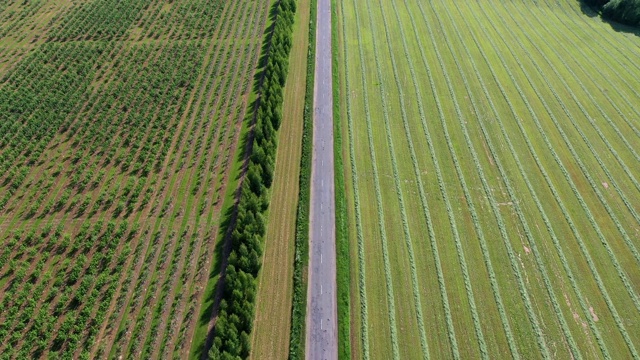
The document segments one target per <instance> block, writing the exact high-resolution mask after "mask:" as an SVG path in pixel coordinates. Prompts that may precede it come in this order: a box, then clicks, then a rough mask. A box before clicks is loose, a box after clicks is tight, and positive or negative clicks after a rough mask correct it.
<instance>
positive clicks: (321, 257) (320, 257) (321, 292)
mask: <svg viewBox="0 0 640 360" xmlns="http://www.w3.org/2000/svg"><path fill="white" fill-rule="evenodd" d="M320 264H322V254H320ZM320 286H322V285H320ZM320 293H322V291H321V292H320Z"/></svg>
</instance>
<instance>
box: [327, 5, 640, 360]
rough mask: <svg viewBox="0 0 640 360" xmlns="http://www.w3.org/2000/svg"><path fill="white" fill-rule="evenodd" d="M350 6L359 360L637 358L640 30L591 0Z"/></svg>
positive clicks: (348, 143)
mask: <svg viewBox="0 0 640 360" xmlns="http://www.w3.org/2000/svg"><path fill="white" fill-rule="evenodd" d="M334 4H335V11H336V14H337V16H336V21H337V22H336V24H335V26H336V28H337V36H336V37H335V38H334V41H336V42H337V45H336V48H337V49H338V56H337V60H336V63H335V68H336V69H337V70H338V71H339V79H340V83H339V86H336V87H338V88H339V92H340V94H341V96H340V99H341V103H340V119H341V120H340V127H341V130H342V139H344V141H343V144H344V146H343V148H342V153H341V155H342V157H343V158H344V161H345V169H346V174H345V177H346V178H345V180H346V181H345V183H346V190H347V191H346V194H347V195H346V198H347V204H348V209H349V241H350V249H351V250H350V251H351V256H350V259H351V260H350V261H351V266H350V269H351V283H350V285H349V286H350V293H351V297H350V299H351V301H350V324H351V327H350V334H347V335H346V336H350V338H351V339H352V341H351V357H352V358H354V359H357V358H358V359H359V358H364V359H370V358H375V359H399V358H403V359H408V358H416V359H417V358H422V359H427V358H431V359H446V358H454V359H505V358H514V359H537V358H543V359H551V358H553V359H570V358H574V359H592V358H609V359H629V358H639V357H640V172H638V169H639V166H638V163H639V161H640V156H639V154H640V150H639V149H640V120H639V119H640V80H639V79H640V65H639V64H638V61H637V59H638V58H639V56H640V38H639V37H638V36H636V35H635V34H633V33H629V32H624V31H616V30H614V29H613V28H612V27H611V26H610V25H609V24H607V23H604V22H602V21H601V20H600V19H599V18H597V17H595V16H594V14H593V13H592V12H589V11H588V10H584V9H582V8H581V4H580V3H579V2H578V1H574V0H560V1H549V0H537V1H524V0H500V1H487V0H477V1H456V2H454V1H447V0H425V1H413V0H389V1H382V0H364V1H355V0H346V1H336V2H335V3H334ZM583 11H584V12H583ZM341 336H345V335H344V334H343V335H341Z"/></svg>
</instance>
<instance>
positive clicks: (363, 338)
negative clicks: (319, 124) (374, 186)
mask: <svg viewBox="0 0 640 360" xmlns="http://www.w3.org/2000/svg"><path fill="white" fill-rule="evenodd" d="M344 3H345V2H344V1H340V12H341V13H342V15H343V16H344V14H345V9H344ZM341 23H342V53H343V54H344V74H345V76H344V81H345V90H346V91H345V93H346V94H347V101H346V108H347V109H346V110H347V125H348V135H349V141H348V142H349V162H350V163H351V179H352V186H353V197H354V207H355V218H356V224H355V225H356V237H357V244H358V289H359V298H360V321H361V328H360V342H361V345H362V358H363V359H365V360H368V359H369V358H370V355H369V323H368V318H369V311H368V307H367V283H366V276H365V261H366V257H365V252H364V236H363V234H362V211H361V209H360V192H359V190H358V171H357V170H358V169H357V166H356V155H355V145H354V144H355V136H354V125H353V115H352V112H351V101H349V99H350V95H349V94H351V86H350V83H349V66H348V64H349V52H348V46H347V35H346V34H347V29H346V25H345V21H344V20H342V21H341ZM360 57H362V50H360ZM363 82H364V77H363ZM366 101H368V100H366ZM365 104H366V103H365ZM365 109H368V107H366V108H365Z"/></svg>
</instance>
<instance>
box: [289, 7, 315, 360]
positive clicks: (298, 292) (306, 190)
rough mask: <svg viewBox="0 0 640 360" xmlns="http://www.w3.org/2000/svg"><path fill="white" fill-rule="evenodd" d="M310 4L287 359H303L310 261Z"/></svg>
mask: <svg viewBox="0 0 640 360" xmlns="http://www.w3.org/2000/svg"><path fill="white" fill-rule="evenodd" d="M309 6H310V15H309V51H308V52H307V86H306V90H305V99H304V115H303V129H302V155H301V157H300V180H299V184H300V190H299V191H300V193H299V198H298V210H297V215H296V239H295V257H294V265H293V266H294V268H293V302H292V306H291V340H290V341H291V342H290V344H289V359H304V350H305V349H304V346H305V325H306V321H305V320H306V312H307V276H306V274H307V266H308V263H309V205H310V204H309V203H310V199H311V150H312V145H313V89H314V81H315V80H314V76H315V68H316V63H315V54H316V12H317V11H316V10H317V1H316V0H311V3H310V5H309Z"/></svg>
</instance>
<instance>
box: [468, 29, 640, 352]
mask: <svg viewBox="0 0 640 360" xmlns="http://www.w3.org/2000/svg"><path fill="white" fill-rule="evenodd" d="M473 38H474V41H476V44H477V40H476V39H475V36H474V37H473ZM478 47H479V45H478ZM479 48H480V47H479ZM481 53H482V54H483V58H484V60H485V62H486V63H487V64H490V61H489V60H488V58H487V57H486V55H485V54H484V52H481ZM502 65H503V66H504V68H505V69H507V71H508V72H509V73H510V71H509V70H508V67H506V64H505V63H504V60H503V59H502ZM491 72H492V75H493V77H494V80H495V81H496V84H497V85H498V86H499V87H500V90H501V93H502V95H503V97H504V98H505V100H507V99H508V96H507V93H506V91H505V90H504V88H503V87H502V85H501V83H500V82H499V81H498V77H497V75H496V74H495V72H494V71H493V70H491ZM511 78H512V77H511ZM512 82H513V83H514V85H515V86H516V87H517V88H518V89H519V86H518V85H517V83H516V82H515V79H513V78H512ZM518 92H519V93H520V95H521V96H522V97H523V100H524V101H525V103H526V104H528V102H527V101H526V98H525V97H524V95H523V94H522V92H521V89H520V90H519V91H518ZM508 102H509V101H508ZM543 104H544V103H543ZM510 107H511V110H512V113H513V114H514V116H515V114H516V112H515V109H514V108H513V105H510ZM528 108H529V111H530V113H531V115H532V118H533V120H534V123H535V124H536V127H537V129H538V130H539V132H540V134H541V135H542V138H543V140H544V142H545V144H546V145H547V147H548V149H549V151H550V152H551V154H552V155H553V157H554V160H555V161H556V162H557V164H558V165H559V166H560V168H561V170H562V173H563V175H564V177H565V179H566V180H567V182H568V183H569V185H570V186H571V188H572V191H573V193H574V195H575V196H576V197H577V198H578V201H579V202H580V204H581V205H582V207H583V210H585V212H586V213H587V217H588V219H589V221H590V223H591V224H592V226H593V227H594V229H596V231H597V233H598V235H599V238H600V240H601V242H602V244H603V245H604V246H605V248H606V249H607V253H608V254H609V256H610V257H611V259H612V262H613V264H614V267H615V268H616V270H618V274H619V276H620V278H621V279H622V281H623V282H624V284H625V288H626V289H627V291H628V292H630V295H631V298H632V300H634V295H633V289H632V288H631V287H630V285H629V283H628V280H627V281H626V282H625V280H624V279H626V275H624V274H623V273H621V270H622V269H621V267H620V265H619V263H618V262H617V260H616V258H615V255H614V254H613V252H612V250H611V248H610V247H609V246H608V243H607V242H606V240H605V239H604V236H603V235H602V232H601V231H600V229H599V227H598V225H597V223H596V222H595V219H594V218H593V215H592V214H591V212H590V211H589V209H588V208H587V207H586V204H585V202H584V199H583V198H582V196H581V195H580V192H579V191H578V190H577V188H576V186H575V184H574V183H573V181H572V180H571V177H570V175H569V172H568V171H567V169H566V168H565V167H564V164H563V163H562V161H561V160H560V157H559V156H558V154H557V153H556V152H555V150H554V148H553V145H552V144H551V142H550V141H549V139H548V138H547V136H546V135H545V132H544V130H543V128H542V125H541V124H540V122H539V120H538V118H537V116H536V115H535V113H534V112H533V110H532V109H531V108H530V105H529V106H528ZM547 109H548V108H547ZM548 112H549V114H550V116H552V115H553V113H551V112H550V110H548ZM516 119H517V118H516ZM552 119H553V117H552ZM515 123H516V124H518V126H519V127H520V129H521V131H522V134H523V137H524V138H527V136H526V132H525V130H524V128H523V127H522V124H521V121H515ZM527 139H528V138H527ZM530 150H531V152H532V154H535V151H534V150H533V148H532V147H531V148H530ZM534 158H537V155H534ZM540 168H541V169H542V167H540ZM549 187H550V188H551V189H553V184H552V183H551V182H549ZM552 191H553V190H552ZM553 192H554V197H555V198H556V201H557V203H558V205H559V206H560V207H561V208H562V209H563V213H564V214H565V217H566V219H567V221H568V222H569V225H570V226H571V228H572V230H574V234H575V235H576V239H577V241H578V243H579V245H580V248H581V250H582V252H583V255H584V256H585V259H586V261H587V263H588V264H589V267H590V269H591V271H592V273H593V275H594V278H595V280H596V283H597V284H598V287H599V288H600V291H601V293H602V295H603V297H604V299H605V301H606V303H607V305H608V307H609V309H610V311H611V312H612V315H613V317H614V319H615V321H616V324H617V325H618V328H619V330H620V332H621V334H622V336H623V337H624V338H625V342H626V343H627V346H628V347H629V349H630V351H631V353H632V355H633V356H634V358H637V353H636V351H635V348H634V345H633V343H632V341H631V339H630V338H629V335H628V334H627V332H626V330H625V327H624V323H623V322H622V320H621V318H620V316H619V314H618V313H617V311H616V309H615V307H614V306H613V302H612V301H611V298H610V296H609V295H608V292H607V290H606V288H605V286H604V283H603V281H602V279H601V278H600V276H599V275H598V272H597V270H596V268H595V264H594V263H593V260H592V259H591V257H590V255H589V253H588V251H587V249H586V246H585V245H584V243H583V242H582V240H581V237H580V236H579V232H578V231H577V228H576V226H575V225H574V223H573V221H572V220H571V217H570V216H569V215H568V214H569V212H568V210H567V209H566V207H565V206H564V204H563V202H562V201H561V200H560V197H559V195H558V193H557V191H553ZM634 302H635V301H634Z"/></svg>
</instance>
